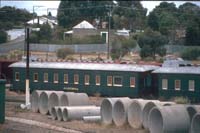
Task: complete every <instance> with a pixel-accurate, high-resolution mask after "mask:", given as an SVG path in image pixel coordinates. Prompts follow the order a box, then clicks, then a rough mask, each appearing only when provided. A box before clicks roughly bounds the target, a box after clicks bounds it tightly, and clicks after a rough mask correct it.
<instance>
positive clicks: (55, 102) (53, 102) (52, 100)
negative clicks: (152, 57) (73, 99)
mask: <svg viewBox="0 0 200 133" xmlns="http://www.w3.org/2000/svg"><path fill="white" fill-rule="evenodd" d="M63 93H64V92H63V91H55V92H52V93H51V94H50V96H49V101H48V110H49V113H50V114H51V109H52V107H55V106H59V101H60V98H61V96H62V95H63Z"/></svg>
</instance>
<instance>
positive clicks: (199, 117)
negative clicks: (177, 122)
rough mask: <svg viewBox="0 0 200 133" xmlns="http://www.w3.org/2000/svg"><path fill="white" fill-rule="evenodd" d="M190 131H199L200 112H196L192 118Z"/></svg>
mask: <svg viewBox="0 0 200 133" xmlns="http://www.w3.org/2000/svg"><path fill="white" fill-rule="evenodd" d="M190 131H191V133H199V132H200V112H199V113H196V114H195V115H194V117H193V118H192V123H191V128H190Z"/></svg>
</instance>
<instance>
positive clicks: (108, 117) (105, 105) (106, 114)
mask: <svg viewBox="0 0 200 133" xmlns="http://www.w3.org/2000/svg"><path fill="white" fill-rule="evenodd" d="M119 99H129V98H128V97H120V98H119V97H117V98H104V99H103V101H102V102H101V111H100V113H101V121H102V123H103V124H106V125H108V124H112V110H113V106H114V104H115V102H116V101H117V100H119Z"/></svg>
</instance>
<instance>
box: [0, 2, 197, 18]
mask: <svg viewBox="0 0 200 133" xmlns="http://www.w3.org/2000/svg"><path fill="white" fill-rule="evenodd" d="M160 2H162V1H141V3H142V5H143V7H145V8H147V9H148V13H149V12H150V11H152V10H153V9H154V8H155V7H156V6H158V5H159V4H160ZM167 2H169V3H171V2H173V3H175V4H176V7H179V6H180V5H182V4H183V3H185V2H187V1H167ZM188 2H191V1H188ZM0 3H1V7H3V6H15V7H17V8H23V9H26V10H28V11H29V12H31V13H32V12H33V8H34V11H35V12H36V13H37V14H38V15H39V16H41V15H46V14H47V9H48V11H50V12H51V13H52V15H53V16H56V14H57V11H56V10H55V8H58V6H59V4H60V1H38V0H34V1H20V0H18V1H14V0H0ZM191 3H194V4H196V5H198V6H200V1H192V2H191ZM38 6H41V7H38ZM52 8H54V9H52Z"/></svg>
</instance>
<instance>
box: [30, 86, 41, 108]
mask: <svg viewBox="0 0 200 133" xmlns="http://www.w3.org/2000/svg"><path fill="white" fill-rule="evenodd" d="M42 92H43V91H41V90H35V91H33V92H32V94H31V110H32V111H33V112H38V111H39V98H40V94H41V93H42Z"/></svg>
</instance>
